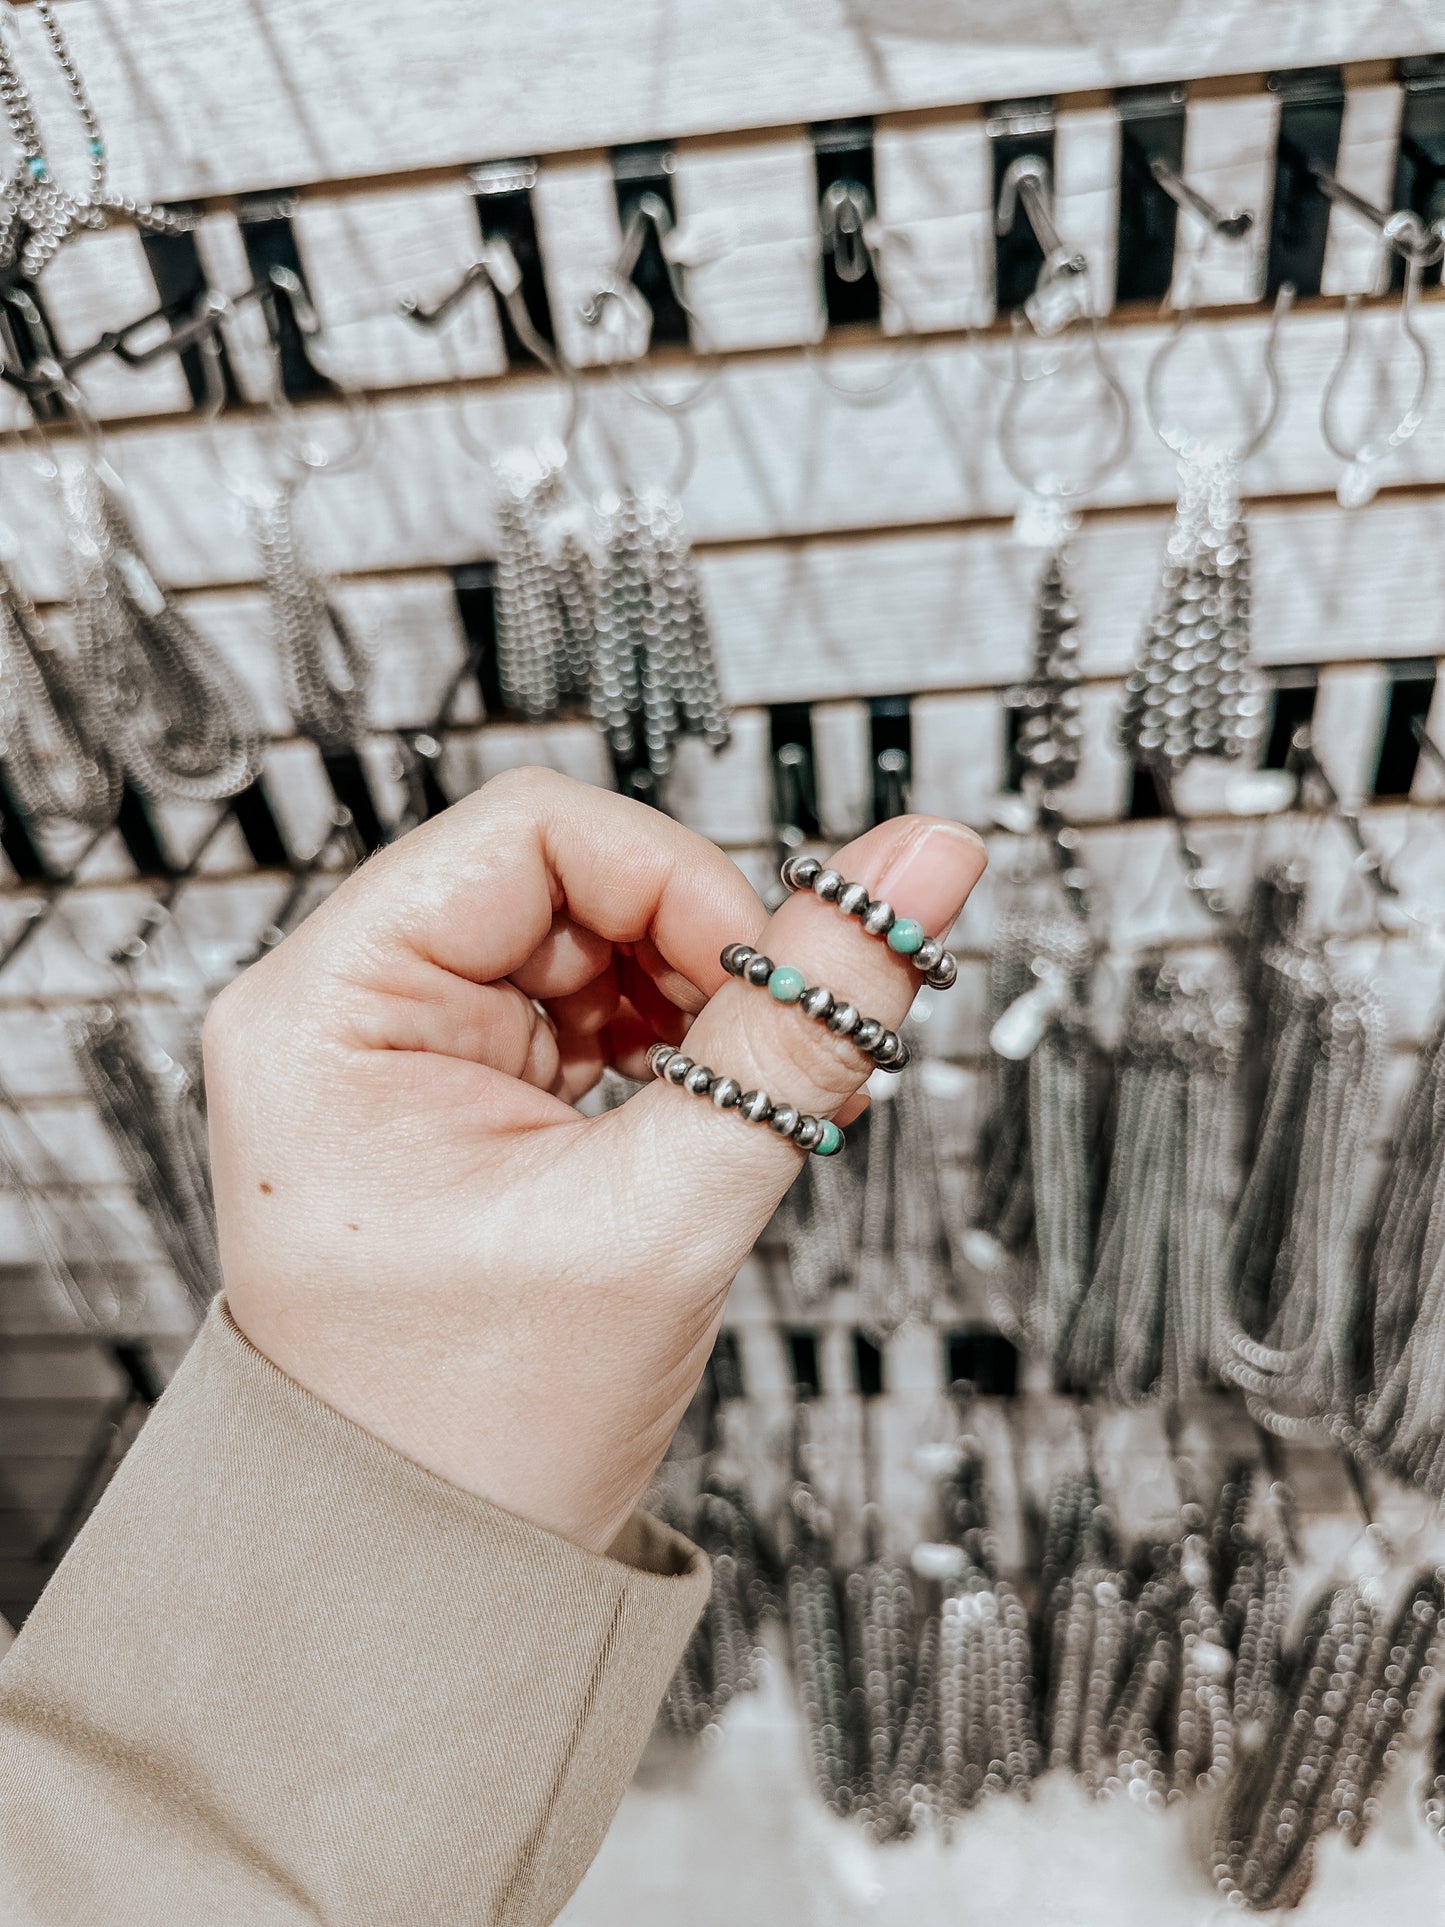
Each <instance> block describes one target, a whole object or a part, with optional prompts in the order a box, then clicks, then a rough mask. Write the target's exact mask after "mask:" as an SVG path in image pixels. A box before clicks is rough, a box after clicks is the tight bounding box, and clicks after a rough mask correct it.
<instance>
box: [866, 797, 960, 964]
mask: <svg viewBox="0 0 1445 1927" xmlns="http://www.w3.org/2000/svg"><path fill="white" fill-rule="evenodd" d="M987 863H988V852H987V850H986V849H985V848H984V846H983V843H982V841H981V839H980V838H978V837H977V836H975V835H974V833H973V831H972V830H969V829H965V828H964V826H963V824H962V823H943V822H933V823H921V824H919V825H918V826H917V827H916V828H914V829H913V830H911V831H910V832H909V834H908V835H907V836H906V837H905V838H904V840H903V843H902V845H901V847H900V848H899V849H898V850H896V851H895V852H894V854H893V858H892V860H891V861H890V862H889V864H888V866H887V868H886V869H885V870H884V872H883V874H882V876H881V877H879V879H878V881H877V883H875V884H870V885H869V888H870V889H871V890H872V891H873V893H874V895H875V896H878V897H882V898H883V899H884V900H885V901H886V902H888V903H890V904H892V906H893V908H894V910H895V911H896V913H897V914H898V915H899V916H900V917H914V918H916V919H917V921H918V922H919V923H921V924H922V925H923V927H924V929H925V930H926V931H928V933H929V934H930V936H932V935H935V934H937V933H938V932H939V931H942V930H945V929H947V927H948V925H949V924H951V923H952V922H953V920H954V918H955V917H956V916H957V915H958V913H959V911H960V910H961V909H962V908H963V906H964V904H965V903H966V902H967V900H968V894H969V892H970V891H971V890H972V888H973V886H974V884H975V883H977V882H978V880H979V878H980V877H981V876H982V875H983V872H984V868H985V866H986V865H987Z"/></svg>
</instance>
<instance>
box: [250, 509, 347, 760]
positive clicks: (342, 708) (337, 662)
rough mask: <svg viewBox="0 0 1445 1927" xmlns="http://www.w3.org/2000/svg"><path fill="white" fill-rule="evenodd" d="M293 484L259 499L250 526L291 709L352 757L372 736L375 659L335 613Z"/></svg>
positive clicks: (323, 740)
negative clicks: (305, 535)
mask: <svg viewBox="0 0 1445 1927" xmlns="http://www.w3.org/2000/svg"><path fill="white" fill-rule="evenodd" d="M297 493H298V490H297V488H296V486H295V484H294V483H289V484H288V483H283V484H282V485H281V486H280V487H278V488H275V489H272V490H270V491H269V492H267V493H265V494H257V495H253V496H252V497H251V498H250V500H249V501H248V502H247V505H246V514H247V519H248V521H249V522H250V525H251V532H252V535H253V536H254V537H255V541H256V546H257V549H258V550H259V551H260V556H261V567H262V572H263V574H264V577H265V581H266V593H267V596H268V598H269V601H270V606H271V628H272V635H273V639H274V642H275V646H276V654H277V657H278V659H279V661H280V664H281V678H282V684H283V687H284V690H285V696H286V707H287V709H288V710H289V711H290V713H291V718H292V720H293V722H294V723H295V724H296V727H297V729H299V730H300V731H301V733H302V735H303V736H309V737H310V738H311V740H312V741H313V742H314V743H316V744H318V745H319V747H320V748H322V749H354V748H356V746H357V745H358V744H359V743H361V742H362V741H363V740H364V738H365V736H366V733H367V729H368V720H367V698H368V695H369V690H370V682H371V654H370V651H369V650H368V649H367V648H366V646H365V644H364V643H363V642H362V641H361V640H360V639H359V638H358V637H357V636H356V635H355V633H354V632H353V630H352V628H351V626H350V624H349V623H348V622H347V621H346V619H345V618H344V617H343V615H342V614H341V611H340V610H339V609H338V608H337V607H336V604H335V601H334V600H333V596H332V588H331V584H330V583H329V582H328V581H327V580H326V579H325V577H324V576H323V575H322V574H321V573H320V572H319V570H318V569H317V568H316V565H315V563H314V562H313V561H312V559H311V556H310V554H309V553H308V551H307V548H306V545H305V542H304V540H303V539H302V536H301V533H300V531H299V529H298V528H297V524H296V497H297Z"/></svg>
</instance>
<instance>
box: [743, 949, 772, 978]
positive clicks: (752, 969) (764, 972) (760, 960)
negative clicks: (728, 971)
mask: <svg viewBox="0 0 1445 1927" xmlns="http://www.w3.org/2000/svg"><path fill="white" fill-rule="evenodd" d="M773 969H774V965H773V960H772V958H771V957H764V956H762V955H760V954H759V953H758V952H757V951H754V952H753V954H752V956H751V957H749V958H748V960H747V962H746V963H745V964H744V965H743V967H742V975H743V976H744V977H745V978H746V979H747V981H748V982H749V983H750V984H765V983H766V982H767V981H768V979H769V977H771V976H772V974H773Z"/></svg>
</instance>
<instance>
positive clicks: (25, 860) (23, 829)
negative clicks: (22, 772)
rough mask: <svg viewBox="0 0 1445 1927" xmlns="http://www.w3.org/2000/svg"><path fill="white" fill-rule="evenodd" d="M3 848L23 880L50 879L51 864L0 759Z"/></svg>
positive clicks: (31, 881)
mask: <svg viewBox="0 0 1445 1927" xmlns="http://www.w3.org/2000/svg"><path fill="white" fill-rule="evenodd" d="M0 850H3V852H4V854H5V860H6V862H7V863H9V865H10V867H11V869H12V870H13V871H14V872H15V874H16V876H18V877H20V878H22V879H23V881H24V882H26V883H44V882H46V881H47V880H48V879H49V877H50V874H51V871H50V865H49V864H48V863H47V862H46V861H45V856H44V852H43V851H42V850H41V848H40V845H39V844H38V843H37V842H36V841H35V838H34V837H33V835H32V834H31V831H30V823H29V819H28V818H27V817H26V815H25V812H24V811H23V810H22V809H21V808H20V805H19V804H18V803H17V802H16V801H15V798H14V796H13V795H12V794H11V790H10V783H9V780H8V778H7V777H6V774H5V767H4V764H3V763H0Z"/></svg>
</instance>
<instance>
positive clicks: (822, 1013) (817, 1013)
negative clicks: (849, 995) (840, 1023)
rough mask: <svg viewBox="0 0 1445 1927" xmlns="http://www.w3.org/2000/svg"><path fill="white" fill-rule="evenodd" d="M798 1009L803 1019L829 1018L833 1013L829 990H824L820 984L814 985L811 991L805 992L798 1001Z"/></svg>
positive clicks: (831, 997) (831, 996)
mask: <svg viewBox="0 0 1445 1927" xmlns="http://www.w3.org/2000/svg"><path fill="white" fill-rule="evenodd" d="M798 1009H799V1010H801V1011H802V1013H803V1015H804V1016H805V1017H816V1018H818V1019H820V1020H821V1019H824V1018H827V1017H830V1016H831V1015H832V1013H833V993H832V991H831V990H824V988H823V986H822V985H821V984H815V985H814V986H813V987H812V989H810V990H805V991H804V992H803V994H802V996H801V997H800V998H799V999H798Z"/></svg>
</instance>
